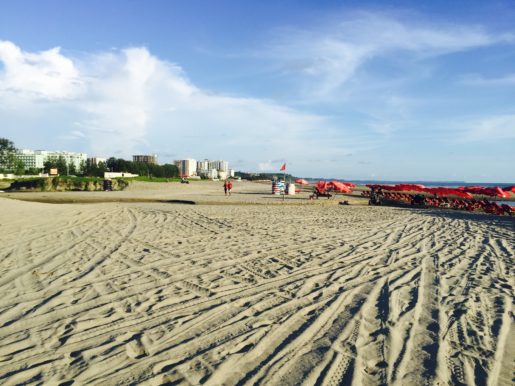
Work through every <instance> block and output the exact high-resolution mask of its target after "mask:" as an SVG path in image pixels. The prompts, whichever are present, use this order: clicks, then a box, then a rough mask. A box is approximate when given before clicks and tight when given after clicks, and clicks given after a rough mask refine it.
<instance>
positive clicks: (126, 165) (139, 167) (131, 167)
mask: <svg viewBox="0 0 515 386" xmlns="http://www.w3.org/2000/svg"><path fill="white" fill-rule="evenodd" d="M106 167H107V169H108V170H109V171H112V172H128V173H133V174H139V175H140V176H148V177H159V178H175V177H179V168H178V167H177V166H176V165H172V164H164V165H155V164H147V163H145V162H133V161H127V160H124V159H121V158H114V157H111V158H109V159H108V160H107V162H106Z"/></svg>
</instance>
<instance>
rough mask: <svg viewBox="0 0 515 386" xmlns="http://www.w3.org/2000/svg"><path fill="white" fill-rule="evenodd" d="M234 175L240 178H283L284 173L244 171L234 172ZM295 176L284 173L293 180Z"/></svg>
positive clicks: (251, 179)
mask: <svg viewBox="0 0 515 386" xmlns="http://www.w3.org/2000/svg"><path fill="white" fill-rule="evenodd" d="M234 176H235V177H241V179H242V180H250V181H255V180H273V179H279V180H282V179H283V178H284V174H283V173H281V172H278V173H246V172H235V173H234ZM296 178H297V177H295V176H292V175H291V174H288V173H286V179H287V180H295V179H296Z"/></svg>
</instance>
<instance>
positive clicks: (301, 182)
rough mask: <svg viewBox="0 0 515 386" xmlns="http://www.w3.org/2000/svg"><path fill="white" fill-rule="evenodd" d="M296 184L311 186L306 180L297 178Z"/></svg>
mask: <svg viewBox="0 0 515 386" xmlns="http://www.w3.org/2000/svg"><path fill="white" fill-rule="evenodd" d="M295 183H296V184H299V185H309V182H307V181H306V180H305V179H304V178H297V179H296V180H295Z"/></svg>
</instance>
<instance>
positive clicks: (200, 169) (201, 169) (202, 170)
mask: <svg viewBox="0 0 515 386" xmlns="http://www.w3.org/2000/svg"><path fill="white" fill-rule="evenodd" d="M208 171H209V160H207V159H205V160H204V161H197V175H199V176H200V175H204V174H206V173H207V172H208Z"/></svg>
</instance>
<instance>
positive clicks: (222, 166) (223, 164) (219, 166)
mask: <svg viewBox="0 0 515 386" xmlns="http://www.w3.org/2000/svg"><path fill="white" fill-rule="evenodd" d="M209 169H215V170H218V171H223V172H227V171H228V170H229V162H227V161H223V160H217V161H209Z"/></svg>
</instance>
